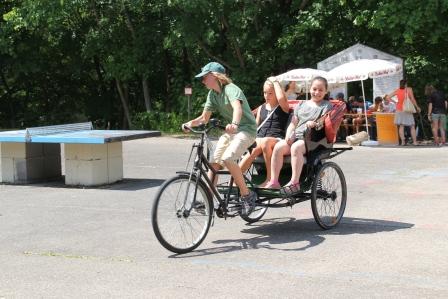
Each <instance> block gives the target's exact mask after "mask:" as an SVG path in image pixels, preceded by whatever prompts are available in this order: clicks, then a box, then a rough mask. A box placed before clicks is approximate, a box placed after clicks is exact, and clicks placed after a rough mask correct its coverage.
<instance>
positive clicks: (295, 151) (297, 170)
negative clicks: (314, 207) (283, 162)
mask: <svg viewBox="0 0 448 299" xmlns="http://www.w3.org/2000/svg"><path fill="white" fill-rule="evenodd" d="M304 154H305V142H304V141H303V140H299V141H297V142H295V143H293V145H292V146H291V169H292V175H291V182H292V183H298V182H299V180H300V174H301V173H302V168H303V163H304V158H303V155H304Z"/></svg>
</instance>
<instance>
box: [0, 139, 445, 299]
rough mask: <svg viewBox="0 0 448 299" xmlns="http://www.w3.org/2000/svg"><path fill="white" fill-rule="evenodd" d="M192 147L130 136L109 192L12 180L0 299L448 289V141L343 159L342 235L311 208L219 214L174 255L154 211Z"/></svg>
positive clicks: (1, 239) (420, 294)
mask: <svg viewBox="0 0 448 299" xmlns="http://www.w3.org/2000/svg"><path fill="white" fill-rule="evenodd" d="M192 142H193V140H192V139H188V138H174V137H159V138H148V139H142V140H133V141H128V142H125V143H124V145H123V150H124V154H123V155H124V177H125V178H124V180H123V181H121V182H119V183H116V184H112V185H108V186H102V187H98V188H82V187H66V186H64V184H63V183H62V182H50V183H44V184H31V185H0V229H1V233H0V299H3V298H8V299H9V298H179V297H184V298H210V297H215V298H243V297H244V298H447V297H448V254H447V252H448V217H447V213H448V197H447V191H448V187H447V182H448V147H441V148H438V147H431V146H418V147H355V148H354V149H353V150H352V151H348V152H345V153H344V154H342V155H340V156H337V157H336V158H334V159H333V161H334V162H336V163H338V164H339V165H340V166H341V168H342V169H343V171H344V174H345V177H346V180H347V185H348V202H347V208H346V211H345V215H344V218H343V220H342V222H341V223H340V225H339V226H338V227H336V228H335V229H332V230H328V231H324V230H322V229H320V228H319V227H318V226H317V224H316V223H315V222H314V219H313V216H312V212H311V207H310V203H309V202H304V203H300V204H297V205H295V206H294V207H292V208H281V209H270V210H268V212H267V213H266V215H265V216H264V218H263V219H262V220H261V221H259V222H258V223H255V224H251V225H249V224H246V223H245V222H244V221H243V220H242V219H240V218H233V219H230V220H223V219H220V218H215V219H214V225H213V226H212V227H211V229H210V232H209V234H208V236H207V238H206V239H205V241H204V243H203V244H201V246H200V247H199V248H198V249H196V250H195V251H193V252H191V253H188V254H185V255H175V254H173V253H171V252H169V251H167V250H165V249H164V248H163V247H162V246H161V245H160V244H159V243H158V241H157V240H156V238H155V236H154V233H153V231H152V227H151V220H150V211H151V205H152V202H153V199H154V196H155V193H156V191H157V189H158V187H159V186H160V185H161V183H162V182H163V181H164V180H165V179H167V178H168V177H170V176H172V175H174V174H175V172H176V171H177V170H183V169H185V165H186V162H187V160H188V155H189V153H190V146H191V144H192Z"/></svg>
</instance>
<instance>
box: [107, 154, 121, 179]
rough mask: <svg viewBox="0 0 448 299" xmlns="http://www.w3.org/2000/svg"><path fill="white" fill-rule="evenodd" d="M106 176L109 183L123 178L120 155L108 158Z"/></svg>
mask: <svg viewBox="0 0 448 299" xmlns="http://www.w3.org/2000/svg"><path fill="white" fill-rule="evenodd" d="M108 176H109V178H108V183H109V184H112V183H115V182H117V181H120V180H122V179H123V159H122V158H121V157H115V158H109V160H108Z"/></svg>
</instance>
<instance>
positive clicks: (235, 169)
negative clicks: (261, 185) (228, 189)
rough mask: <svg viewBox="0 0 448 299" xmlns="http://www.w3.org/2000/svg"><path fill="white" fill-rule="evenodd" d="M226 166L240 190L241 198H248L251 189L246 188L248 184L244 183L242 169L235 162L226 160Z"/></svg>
mask: <svg viewBox="0 0 448 299" xmlns="http://www.w3.org/2000/svg"><path fill="white" fill-rule="evenodd" d="M224 165H225V166H226V167H227V169H228V170H229V172H230V174H231V175H232V177H233V179H234V180H235V184H236V185H237V186H238V188H239V189H240V194H241V196H246V195H248V194H249V189H248V188H247V186H246V182H245V181H244V177H243V173H242V172H241V169H240V167H239V166H238V164H236V163H235V162H234V161H231V160H226V161H224Z"/></svg>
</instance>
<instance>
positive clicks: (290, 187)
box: [282, 182, 300, 195]
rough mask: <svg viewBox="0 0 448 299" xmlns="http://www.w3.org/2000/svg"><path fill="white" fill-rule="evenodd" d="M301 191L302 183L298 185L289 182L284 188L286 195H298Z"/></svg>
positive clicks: (283, 191)
mask: <svg viewBox="0 0 448 299" xmlns="http://www.w3.org/2000/svg"><path fill="white" fill-rule="evenodd" d="M299 191H300V183H298V182H297V183H293V182H289V183H288V184H286V185H285V186H283V188H282V193H284V194H286V195H291V194H295V193H298V192H299Z"/></svg>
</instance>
